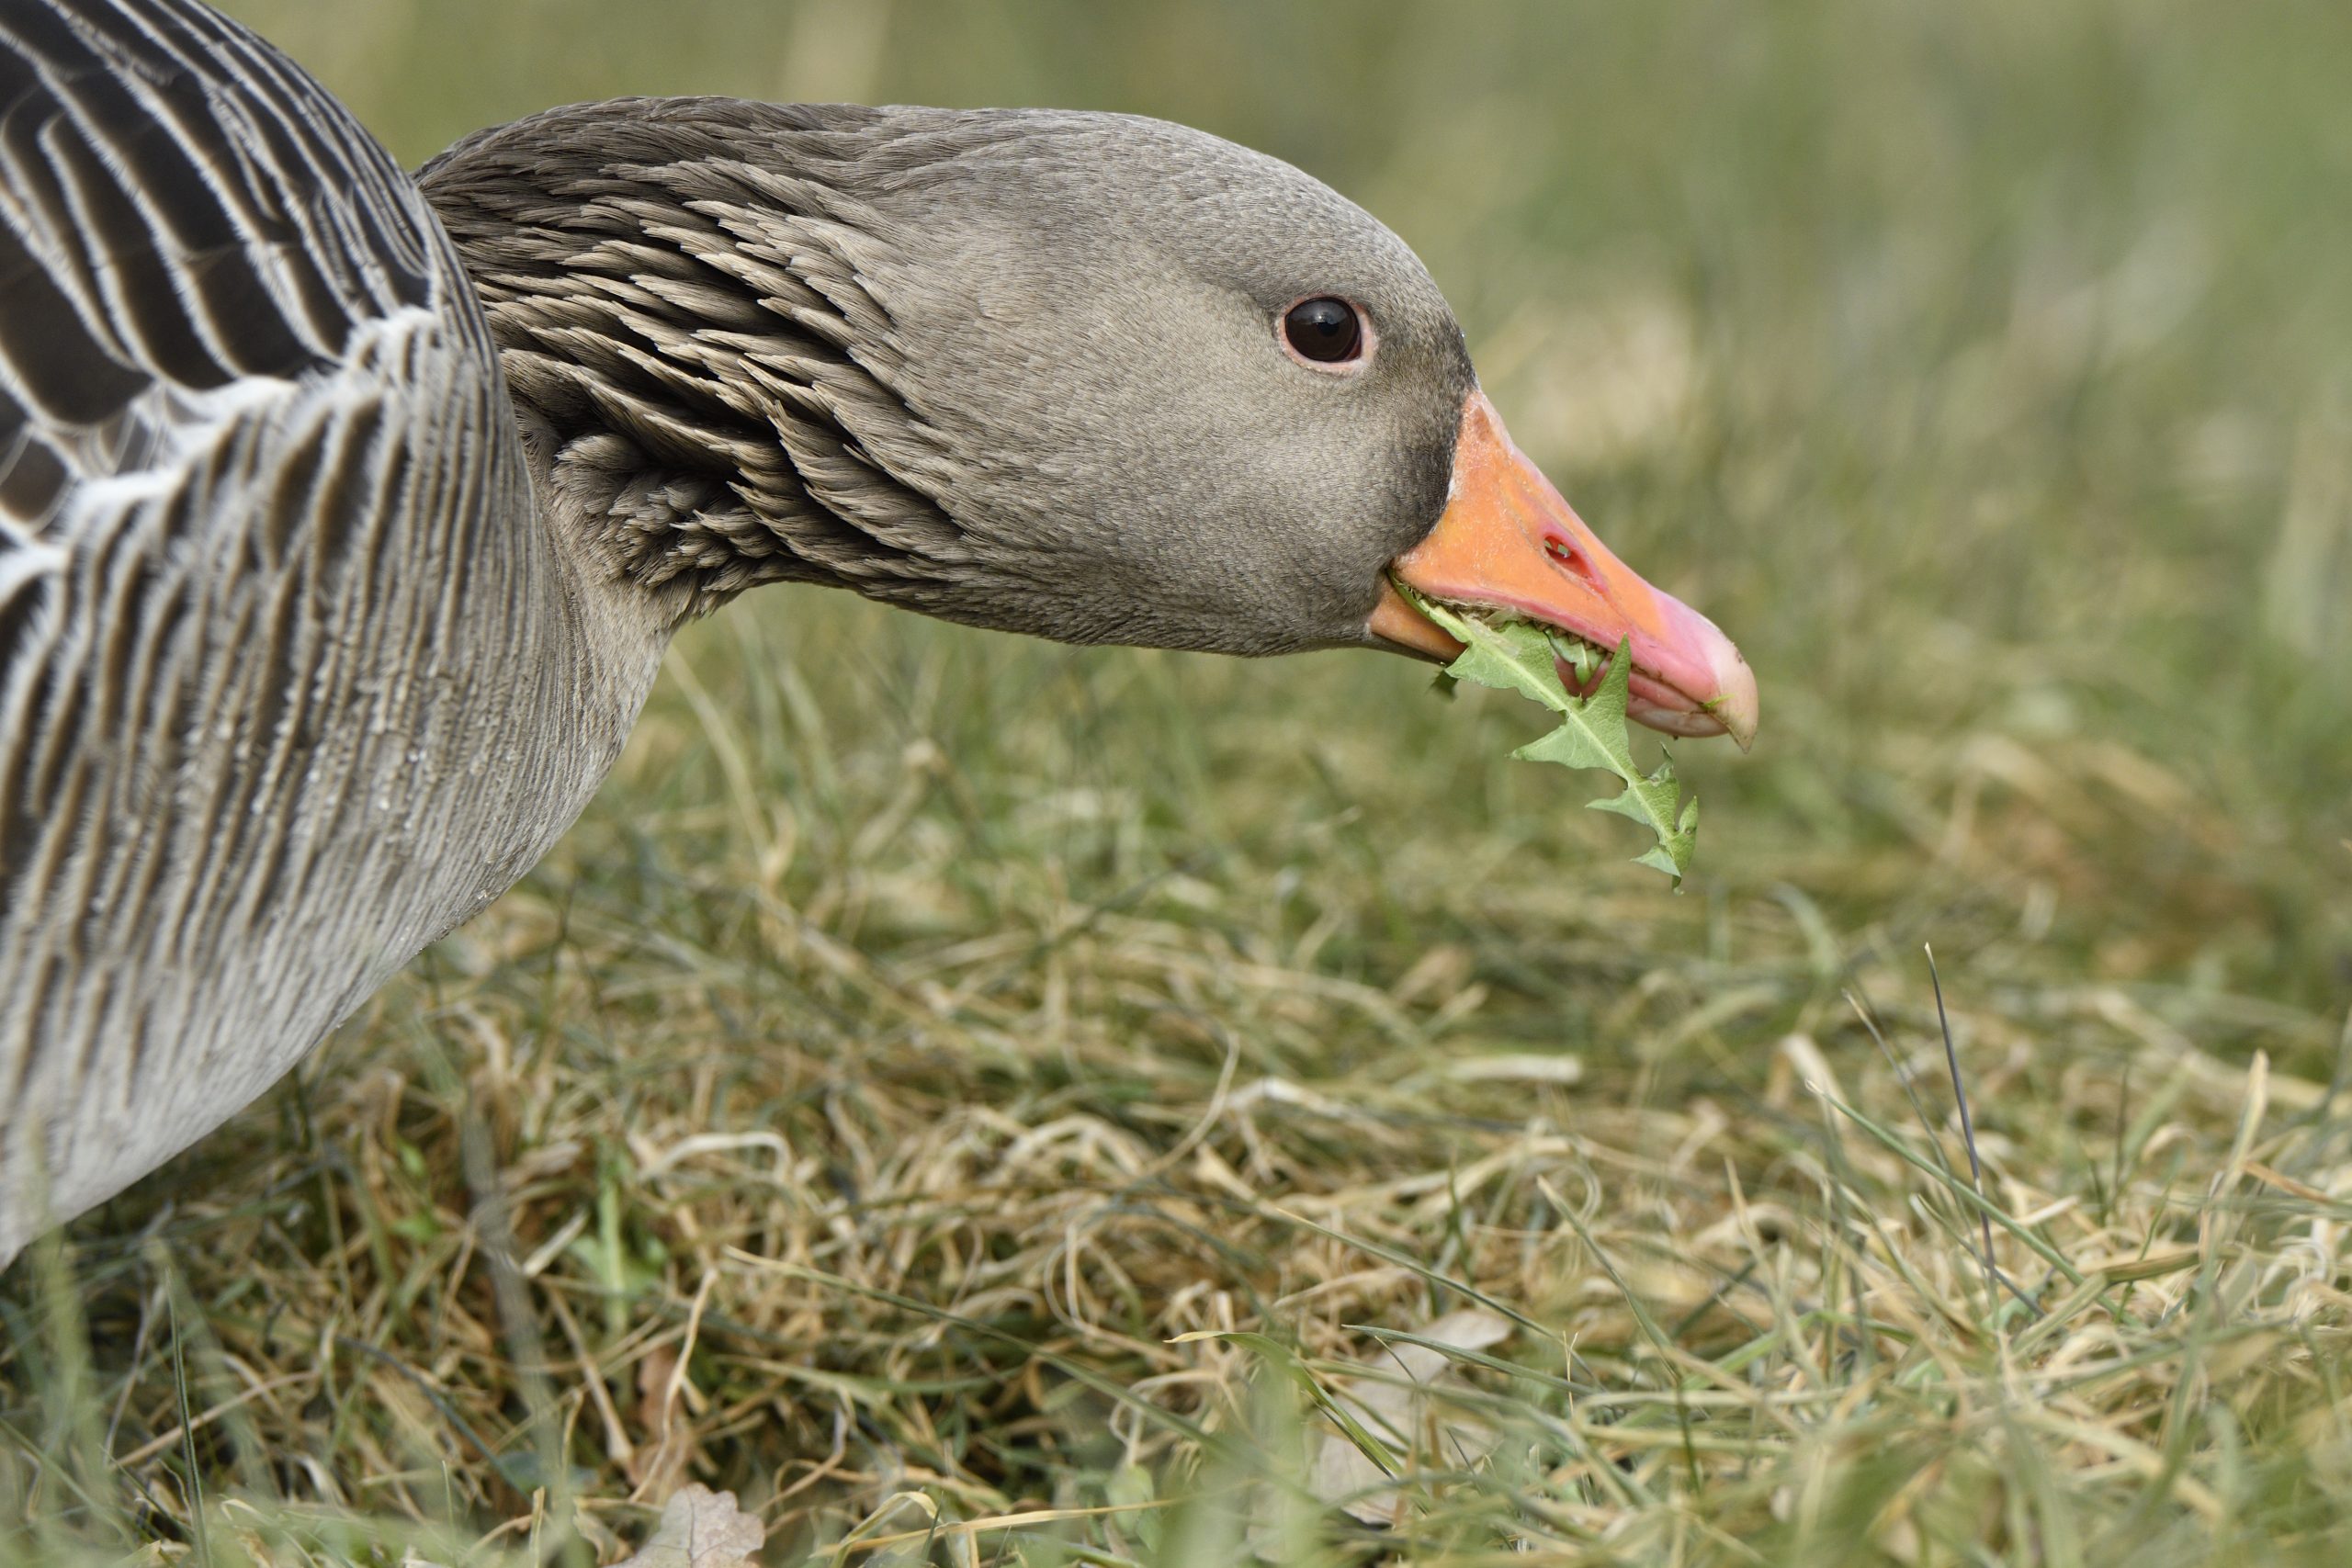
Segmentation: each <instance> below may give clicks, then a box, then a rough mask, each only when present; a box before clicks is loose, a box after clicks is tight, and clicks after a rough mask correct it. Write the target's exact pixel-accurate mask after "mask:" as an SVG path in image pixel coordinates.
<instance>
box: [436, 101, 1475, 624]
mask: <svg viewBox="0 0 2352 1568" xmlns="http://www.w3.org/2000/svg"><path fill="white" fill-rule="evenodd" d="M421 183H422V185H423V186H424V191H425V193H426V195H427V197H428V198H429V199H430V200H431V201H432V203H433V205H434V207H435V209H436V211H437V212H438V213H439V214H440V216H441V218H442V220H443V221H444V222H445V223H446V224H447V226H448V228H449V230H450V232H451V234H452V235H453V237H454V238H455V239H456V241H457V243H458V248H459V251H460V254H462V255H463V257H464V260H465V263H466V265H467V268H468V270H469V274H470V275H471V276H472V277H473V278H474V280H475V282H476V285H477V287H478V288H479V289H480V290H481V295H482V298H483V299H484V301H485V303H486V304H487V305H488V306H489V309H490V316H491V321H492V327H493V330H494V332H495V333H496V334H497V337H498V339H499V342H500V344H501V345H502V348H503V361H504V366H505V369H506V373H507V376H508V378H509V381H510V383H511V385H512V387H513V389H514V391H515V397H516V400H517V402H518V404H519V405H520V407H521V408H522V410H523V413H524V423H525V433H526V444H527V445H528V446H530V447H531V448H532V455H533V460H534V464H535V467H536V468H537V472H538V477H539V479H540V482H541V484H542V486H543V487H544V489H545V491H546V492H547V493H548V496H549V497H550V499H551V504H553V505H554V506H555V507H556V508H557V509H558V510H560V511H561V512H563V513H569V514H571V521H572V523H573V525H575V526H577V527H578V528H579V529H581V530H582V532H583V533H584V534H585V535H586V536H587V542H588V544H589V547H591V548H592V549H594V550H595V551H597V552H599V553H601V554H602V555H603V556H604V558H605V559H606V560H608V561H609V563H610V564H611V568H612V570H616V571H618V572H620V573H623V574H625V575H627V576H628V577H629V578H631V579H633V580H635V581H639V582H640V583H642V584H644V585H645V586H646V587H648V588H650V589H651V590H653V591H655V592H659V593H661V594H663V595H665V596H668V597H669V598H670V599H671V600H673V601H674V604H675V608H676V613H677V614H679V615H687V614H692V613H695V612H698V611H700V610H703V609H707V608H708V607H710V606H711V605H713V604H718V603H719V602H721V601H723V600H725V599H726V598H728V597H730V596H732V595H733V594H734V593H736V592H740V591H741V589H743V588H745V587H748V586H751V585H752V584H754V583H757V582H762V581H777V580H799V581H823V582H830V583H834V584H837V585H841V586H846V587H849V588H853V589H854V590H856V591H857V592H861V593H865V594H867V595H868V596H870V597H873V598H876V599H881V600H885V601H888V602H891V603H896V604H905V605H907V606H909V607H910V608H914V609H918V610H921V611H923V612H925V613H928V614H932V615H944V616H947V617H950V618H953V619H956V620H962V621H968V622H973V623H976V624H979V625H985V626H1000V627H1005V628H1008V629H1012V630H1018V631H1025V632H1031V633H1035V634H1038V635H1042V636H1046V637H1057V638H1060V639H1062V640H1066V641H1076V642H1125V643H1136V644H1143V645H1149V646H1164V647H1182V648H1199V649H1218V650H1223V651H1228V652H1238V653H1272V652H1284V651H1290V650H1293V649H1303V648H1312V647H1318V646H1328V645H1331V644H1337V643H1347V642H1357V641H1361V640H1363V622H1364V618H1365V616H1366V615H1367V614H1368V613H1369V612H1370V610H1371V608H1372V604H1373V601H1374V595H1375V593H1376V592H1377V587H1378V582H1379V573H1380V570H1381V568H1382V567H1383V566H1384V565H1385V562H1387V561H1388V560H1389V559H1390V558H1393V557H1395V556H1396V555H1397V554H1398V553H1399V552H1401V551H1403V550H1405V549H1407V548H1408V547H1410V546H1412V545H1413V544H1414V543H1415V542H1416V541H1418V540H1419V538H1420V537H1421V536H1422V535H1424V534H1425V533H1427V532H1428V530H1429V529H1430V526H1431V525H1433V524H1434V523H1435V522H1436V519H1437V516H1438V513H1439V512H1440V511H1441V510H1442V506H1443V503H1444V498H1445V491H1446V484H1447V479H1448V476H1449V473H1450V470H1451V466H1452V444H1453V433H1454V430H1455V427H1456V424H1457V422H1458V420H1459V418H1460V414H1461V409H1462V403H1463V400H1464V397H1465V396H1466V395H1467V394H1468V392H1469V390H1470V389H1471V387H1472V385H1473V384H1474V383H1473V378H1472V374H1471V370H1470V366H1469V359H1468V355H1467V354H1466V352H1465V351H1464V347H1463V343H1462V336H1461V333H1460V330H1459V328H1458V327H1457V326H1456V325H1455V323H1454V321H1453V316H1452V314H1451V312H1450V311H1449V310H1447V308H1446V306H1445V302H1444V300H1443V299H1442V297H1441V296H1440V295H1439V293H1438V291H1437V288H1436V287H1435V285H1434V284H1432V283H1431V282H1430V278H1429V276H1428V274H1427V273H1426V272H1425V271H1424V270H1423V269H1422V267H1421V266H1420V265H1419V262H1418V261H1417V260H1416V259H1415V258H1414V257H1413V255H1412V254H1411V252H1410V251H1409V250H1408V249H1407V248H1406V246H1405V245H1404V243H1402V242H1401V241H1399V240H1398V239H1397V237H1396V236H1395V235H1394V234H1392V233H1390V232H1389V231H1387V230H1386V229H1385V228H1383V227H1382V226H1381V225H1380V224H1379V223H1378V222H1376V221H1375V220H1373V219H1372V218H1371V217H1369V216H1368V215H1367V214H1365V213H1364V212H1363V210H1361V209H1358V208H1357V207H1355V206H1354V205H1353V204H1351V203H1350V202H1348V201H1346V200H1344V199H1343V198H1341V197H1339V196H1338V195H1336V194H1335V193H1334V192H1332V191H1331V190H1329V188H1328V187H1326V186H1323V185H1321V184H1319V183H1318V182H1317V181H1315V180H1313V179H1311V178H1309V177H1308V176H1307V175H1304V174H1301V173H1300V172H1299V171H1297V170H1295V169H1294V168H1291V167H1290V166H1288V165H1287V164H1282V163H1280V162H1278V161H1276V160H1273V159H1271V158H1267V157H1264V156H1262V155H1261V154H1258V153H1254V152H1249V151H1247V150H1245V149H1242V148H1239V147H1236V146H1233V145H1232V144H1230V143H1228V142H1225V141H1219V140H1217V139H1216V138H1215V137H1211V136H1207V135H1204V134H1203V133H1201V132H1198V131H1193V130H1186V129H1184V128H1182V127H1181V126H1174V125H1168V124H1164V123H1161V122H1159V121H1155V120H1148V119H1140V118H1131V117H1125V116H1113V115H1096V114H1078V113H1067V112H1055V111H1033V110H980V111H955V110H944V109H925V108H889V109H866V108H857V107H846V106H794V107H776V106H771V105H760V104H749V103H742V102H739V101H735V100H729V99H712V98H689V99H660V100H643V99H640V100H624V101H620V102H616V103H605V104H594V105H582V106H578V107H571V108H565V109H557V110H553V111H551V112H549V113H548V114H544V115H539V116H536V117H534V118H530V119H526V120H521V121H517V122H516V123H515V124H513V125H509V126H503V127H500V128H498V129H496V130H489V131H484V132H481V133H480V134H478V135H476V136H473V137H470V138H469V139H468V140H466V141H462V142H460V143H458V145H457V146H456V147H453V148H451V149H450V150H449V151H448V152H446V153H444V154H443V155H442V156H441V157H440V158H438V159H436V160H435V162H434V163H433V164H429V165H428V166H427V167H426V168H425V169H424V172H423V174H422V175H421ZM1318 294H1333V295H1339V296H1341V297H1343V298H1346V299H1351V300H1353V301H1355V302H1357V303H1358V304H1359V305H1360V306H1361V307H1363V310H1364V311H1365V312H1366V314H1367V315H1368V317H1369V318H1370V320H1371V321H1372V323H1373V326H1374V330H1375V331H1376V333H1377V334H1378V339H1379V347H1378V350H1377V352H1376V354H1375V355H1374V356H1373V360H1372V363H1371V364H1370V365H1369V367H1367V368H1366V370H1365V371H1364V373H1363V374H1361V375H1357V376H1351V377H1334V376H1329V375H1326V374H1321V373H1318V372H1317V371H1315V370H1311V369H1308V368H1306V367H1303V366H1302V365H1300V364H1299V363H1297V362H1296V361H1295V360H1294V359H1293V358H1291V357H1290V356H1289V355H1287V354H1285V353H1284V352H1283V349H1282V347H1281V344H1280V342H1279V340H1278V338H1277V336H1276V331H1277V322H1278V321H1279V319H1280V317H1281V314H1282V312H1283V310H1285V309H1286V308H1287V307H1288V306H1290V305H1291V304H1293V303H1295V301H1297V300H1298V299H1301V298H1304V297H1307V296H1312V295H1318Z"/></svg>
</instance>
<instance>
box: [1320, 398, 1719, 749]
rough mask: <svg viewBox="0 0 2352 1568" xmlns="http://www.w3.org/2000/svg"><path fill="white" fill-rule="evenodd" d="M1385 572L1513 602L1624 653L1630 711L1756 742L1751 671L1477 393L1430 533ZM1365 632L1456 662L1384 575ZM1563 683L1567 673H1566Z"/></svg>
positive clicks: (1434, 592)
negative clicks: (1585, 511) (1514, 438)
mask: <svg viewBox="0 0 2352 1568" xmlns="http://www.w3.org/2000/svg"><path fill="white" fill-rule="evenodd" d="M1389 570H1391V571H1392V572H1393V573H1395V574H1396V576H1397V578H1399V579H1401V580H1402V581H1404V582H1406V583H1407V584H1408V585H1409V586H1410V587H1412V588H1413V589H1414V590H1415V591H1416V592H1420V593H1423V594H1426V595H1427V596H1429V597H1430V598H1431V599H1437V600H1442V601H1444V602H1446V603H1448V604H1472V605H1483V606H1487V607H1489V608H1493V609H1498V610H1508V611H1510V612H1512V613H1513V614H1516V615H1524V616H1525V617H1527V618H1528V619H1529V620H1531V621H1538V622H1541V623H1543V624H1544V625H1545V626H1554V627H1556V628H1558V629H1559V630H1561V631H1565V632H1569V633H1572V634H1574V635H1575V636H1577V637H1581V638H1583V639H1584V640H1585V641H1586V642H1589V643H1592V644H1594V645H1596V646H1597V647H1599V648H1600V649H1602V650H1603V651H1604V652H1606V653H1614V652H1615V651H1616V649H1617V646H1618V644H1619V643H1621V642H1623V643H1628V644H1630V645H1631V647H1632V650H1633V657H1634V668H1633V670H1632V671H1631V679H1630V682H1629V686H1630V690H1631V695H1630V699H1629V701H1628V704H1627V708H1626V712H1627V715H1628V716H1630V717H1631V718H1633V719H1634V721H1635V722H1636V723H1639V724H1645V725H1647V726H1649V727H1650V728H1653V729H1661V730H1664V731H1665V732H1666V733H1668V735H1728V736H1730V737H1731V738H1732V739H1734V740H1736V741H1737V742H1738V743H1739V747H1740V749H1741V750H1747V745H1748V743H1749V742H1750V741H1752V740H1753V739H1755V738H1756V675H1755V672H1754V671H1751V670H1749V669H1748V667H1747V660H1745V659H1742V658H1741V657H1740V656H1739V649H1736V648H1734V647H1733V646H1732V644H1731V639H1730V638H1729V637H1725V636H1724V634H1723V633H1721V632H1720V631H1717V630H1716V629H1715V625H1714V623H1713V621H1710V620H1708V619H1707V617H1706V616H1704V615H1701V614H1699V612H1698V611H1696V610H1693V609H1692V608H1691V607H1690V606H1689V605H1688V604H1683V603H1682V602H1681V601H1680V600H1679V599H1677V598H1675V597H1674V596H1673V595H1671V594H1668V593H1661V592H1658V591H1657V589H1655V588H1652V587H1651V586H1650V585H1649V584H1648V583H1646V582H1645V581H1642V580H1641V577H1640V576H1639V575H1638V574H1637V573H1635V572H1634V570H1632V569H1630V568H1629V567H1627V566H1626V565H1625V563H1624V562H1623V561H1621V560H1619V559H1618V558H1616V557H1615V556H1614V555H1611V553H1610V550H1609V547H1608V546H1606V545H1604V544H1602V543H1601V542H1600V539H1599V538H1597V537H1595V536H1594V535H1593V532H1592V530H1591V529H1589V528H1588V527H1586V526H1585V525H1584V521H1583V519H1581V518H1579V517H1578V516H1577V514H1576V512H1575V511H1574V509H1572V508H1571V507H1570V506H1569V505H1568V503H1567V502H1565V501H1563V500H1561V499H1560V492H1559V491H1556V490H1554V489H1553V488H1552V481H1551V480H1549V479H1545V478H1544V475H1543V472H1542V471H1541V470H1540V469H1538V468H1536V467H1535V465H1534V464H1532V463H1531V462H1529V461H1528V460H1527V457H1526V456H1525V455H1524V454H1522V453H1521V451H1520V449H1519V448H1518V447H1516V446H1512V445H1511V439H1510V432H1509V431H1507V430H1505V429H1504V428H1503V422H1502V416H1501V415H1499V414H1498V413H1496V412H1495V405H1494V404H1492V403H1490V402H1488V401H1487V395H1486V393H1484V392H1476V391H1474V392H1472V393H1471V394H1470V397H1469V400H1468V401H1466V402H1465V403H1464V404H1463V407H1462V434H1461V435H1460V436H1459V437H1458V438H1457V440H1456V441H1455V443H1454V448H1453V490H1452V491H1451V492H1450V493H1449V494H1448V495H1447V498H1446V503H1445V512H1444V514H1443V515H1442V516H1441V517H1439V519H1438V521H1437V526H1436V527H1435V528H1434V529H1432V530H1430V536H1429V537H1428V538H1426V539H1423V540H1422V541H1421V542H1420V543H1419V544H1418V545H1416V546H1414V547H1412V548H1411V549H1409V550H1407V551H1406V552H1405V553H1404V554H1403V555H1401V556H1398V557H1397V559H1396V560H1395V562H1394V563H1392V564H1391V566H1390V568H1389ZM1365 629H1366V630H1367V631H1369V632H1370V633H1371V634H1372V635H1373V636H1374V637H1377V638H1379V639H1380V640H1382V641H1384V642H1386V643H1390V644H1393V645H1395V646H1396V647H1398V648H1400V649H1405V650H1407V651H1409V652H1414V653H1421V654H1426V655H1428V656H1430V657H1431V658H1435V659H1441V660H1452V659H1453V657H1454V656H1455V655H1456V654H1458V653H1460V652H1461V651H1462V645H1461V644H1460V643H1458V642H1456V641H1454V640H1453V638H1452V637H1448V636H1447V635H1446V634H1445V633H1444V632H1442V631H1441V630H1440V629H1439V628H1438V627H1437V626H1436V624H1435V623H1433V622H1431V621H1430V619H1429V618H1428V617H1427V616H1425V615H1422V614H1421V613H1420V612H1419V611H1418V610H1415V609H1414V608H1413V607H1412V606H1411V605H1410V604H1407V603H1406V602H1405V598H1404V595H1402V594H1400V593H1398V592H1397V591H1396V589H1394V588H1392V587H1390V586H1389V585H1388V583H1387V581H1385V580H1383V581H1382V583H1381V585H1380V603H1379V604H1378V605H1377V606H1375V607H1374V610H1373V612H1372V618H1371V620H1370V621H1368V622H1367V623H1366V624H1365ZM1561 678H1562V679H1563V680H1564V681H1566V682H1567V683H1568V686H1569V689H1570V690H1571V691H1574V690H1576V689H1577V682H1576V681H1575V678H1574V672H1573V671H1569V670H1567V669H1566V668H1565V667H1564V668H1563V669H1562V671H1561Z"/></svg>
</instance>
